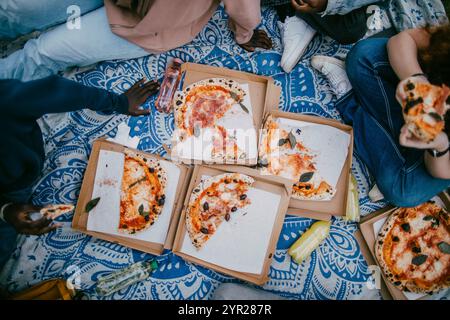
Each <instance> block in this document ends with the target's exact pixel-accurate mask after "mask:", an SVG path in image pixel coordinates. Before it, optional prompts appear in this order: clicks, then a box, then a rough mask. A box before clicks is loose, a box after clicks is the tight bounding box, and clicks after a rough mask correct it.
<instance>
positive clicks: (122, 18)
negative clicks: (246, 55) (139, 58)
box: [105, 0, 261, 53]
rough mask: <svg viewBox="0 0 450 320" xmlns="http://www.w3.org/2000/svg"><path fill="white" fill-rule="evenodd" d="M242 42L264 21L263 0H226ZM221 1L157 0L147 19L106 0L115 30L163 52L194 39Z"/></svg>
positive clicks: (135, 41)
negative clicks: (262, 15) (261, 0)
mask: <svg viewBox="0 0 450 320" xmlns="http://www.w3.org/2000/svg"><path fill="white" fill-rule="evenodd" d="M223 3H224V6H225V10H226V12H227V13H228V15H229V16H230V20H229V25H230V28H231V30H232V31H233V32H234V33H235V38H236V41H237V42H238V43H246V42H248V41H249V40H250V38H251V37H252V35H253V30H254V29H255V28H256V26H257V25H258V24H259V23H260V22H261V8H260V0H223ZM219 4H220V1H219V0H189V1H186V0H153V1H152V2H151V4H150V9H149V10H148V12H147V14H146V15H145V16H144V18H142V19H141V18H140V17H139V16H138V15H135V14H133V13H132V12H130V11H129V10H127V9H124V8H121V7H118V6H116V5H115V4H114V3H113V1H112V0H105V8H106V12H107V15H108V20H109V24H110V27H111V31H112V32H113V33H115V34H116V35H118V36H120V37H122V38H124V39H126V40H128V41H130V42H132V43H135V44H137V45H138V46H140V47H142V48H144V49H145V50H147V51H148V52H150V53H160V52H164V51H167V50H170V49H173V48H176V47H179V46H182V45H184V44H186V43H188V42H190V41H192V39H193V38H194V37H195V36H196V35H197V34H198V33H199V32H200V31H201V30H202V29H203V27H204V26H205V25H206V24H207V23H208V20H209V19H210V18H211V17H212V15H213V13H214V12H215V11H216V10H217V7H218V6H219Z"/></svg>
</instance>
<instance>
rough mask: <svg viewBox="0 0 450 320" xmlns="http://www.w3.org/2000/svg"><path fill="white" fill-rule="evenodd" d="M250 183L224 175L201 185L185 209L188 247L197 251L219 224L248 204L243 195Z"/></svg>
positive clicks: (246, 178) (250, 180)
mask: <svg viewBox="0 0 450 320" xmlns="http://www.w3.org/2000/svg"><path fill="white" fill-rule="evenodd" d="M253 183H254V179H253V178H251V177H249V176H247V175H244V174H239V173H225V174H221V175H218V176H214V177H211V178H209V179H206V180H205V181H202V183H200V184H199V185H198V186H197V187H196V188H194V191H193V192H192V194H191V197H190V200H189V204H188V207H187V209H186V228H187V231H188V234H189V237H190V238H191V241H192V244H193V245H194V246H195V247H196V248H197V249H200V248H201V247H202V246H203V245H205V243H206V242H207V241H208V240H209V239H210V238H211V237H212V236H213V235H214V233H215V232H216V231H217V228H219V226H220V224H221V223H222V222H223V221H229V220H230V219H231V215H232V214H233V213H235V212H236V211H237V210H238V209H241V208H244V207H245V206H247V205H249V204H250V203H251V201H250V199H249V198H248V196H247V192H248V190H249V189H250V187H251V186H252V184H253Z"/></svg>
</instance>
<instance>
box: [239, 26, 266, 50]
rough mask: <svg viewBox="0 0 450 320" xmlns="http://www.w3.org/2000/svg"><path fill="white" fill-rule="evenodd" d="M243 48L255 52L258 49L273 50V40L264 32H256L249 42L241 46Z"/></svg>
mask: <svg viewBox="0 0 450 320" xmlns="http://www.w3.org/2000/svg"><path fill="white" fill-rule="evenodd" d="M240 46H241V47H242V48H244V49H245V50H247V51H250V52H253V51H255V49H256V48H263V49H266V50H267V49H270V48H272V40H270V38H269V36H268V35H267V33H266V32H265V31H264V30H255V31H254V32H253V36H252V38H251V39H250V41H249V42H247V43H243V44H240Z"/></svg>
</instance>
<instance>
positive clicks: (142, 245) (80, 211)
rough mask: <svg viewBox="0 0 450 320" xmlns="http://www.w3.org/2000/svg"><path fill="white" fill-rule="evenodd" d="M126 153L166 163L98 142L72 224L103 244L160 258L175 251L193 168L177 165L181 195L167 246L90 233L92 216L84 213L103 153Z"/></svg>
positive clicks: (147, 155) (177, 192)
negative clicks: (100, 156)
mask: <svg viewBox="0 0 450 320" xmlns="http://www.w3.org/2000/svg"><path fill="white" fill-rule="evenodd" d="M125 149H128V150H133V151H134V152H136V153H139V154H142V155H145V156H146V157H148V158H155V159H158V160H165V159H163V158H161V157H159V156H158V155H154V154H149V153H146V152H143V151H139V150H134V149H131V148H128V147H125V146H123V145H120V144H117V143H114V142H110V141H106V140H105V139H99V140H96V141H95V142H94V144H93V147H92V152H91V156H90V158H89V163H88V165H87V168H86V172H85V174H84V179H83V183H82V185H81V191H80V195H79V198H78V202H77V206H76V208H75V214H74V217H73V221H72V228H74V229H75V230H78V231H80V232H83V233H85V234H88V235H91V236H93V237H96V238H99V239H102V240H106V241H110V242H114V243H118V244H121V245H124V246H126V247H130V248H133V249H136V250H140V251H143V252H147V253H151V254H156V255H160V254H161V253H162V252H163V250H164V249H171V248H172V244H173V240H174V238H175V233H176V227H177V225H178V218H179V216H180V213H181V209H182V207H183V200H184V196H185V194H186V187H185V186H186V185H187V183H188V181H189V178H190V175H191V173H192V170H193V168H189V167H187V166H184V165H179V164H176V166H177V167H178V168H179V169H180V176H179V181H178V185H177V187H176V194H177V195H178V197H175V200H174V203H173V210H172V213H171V218H170V223H169V229H168V231H167V237H166V240H165V243H164V244H160V243H154V242H148V241H143V240H139V239H132V238H129V237H121V236H117V235H113V234H108V233H103V232H96V231H89V230H87V224H88V217H89V213H86V212H85V207H86V204H87V203H88V202H89V201H90V200H91V199H92V192H93V189H94V181H95V176H96V172H97V164H98V160H99V154H100V150H107V151H115V152H119V153H120V152H123V151H124V150H125ZM166 161H167V160H166Z"/></svg>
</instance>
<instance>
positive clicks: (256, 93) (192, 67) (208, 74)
mask: <svg viewBox="0 0 450 320" xmlns="http://www.w3.org/2000/svg"><path fill="white" fill-rule="evenodd" d="M181 72H182V89H184V88H186V87H187V86H189V85H191V84H193V83H195V82H198V81H201V80H205V79H209V78H225V79H232V80H235V81H237V82H238V83H241V84H248V85H249V90H250V100H251V104H252V113H253V122H254V125H255V129H256V130H257V134H256V137H257V138H258V136H259V135H258V132H259V129H260V128H261V126H262V121H263V116H264V110H265V109H266V108H267V107H268V106H269V105H278V102H279V100H280V96H281V88H280V87H279V86H277V85H275V82H274V80H273V79H272V78H271V77H266V76H259V75H256V74H253V73H248V72H242V71H236V70H231V69H227V68H223V67H213V66H208V65H202V64H196V63H191V62H186V63H183V65H182V67H181ZM257 143H258V142H257ZM172 149H173V148H172ZM177 161H180V162H182V163H186V164H205V162H204V161H200V160H192V159H184V158H181V157H180V158H178V159H177ZM256 162H257V158H255V159H250V160H249V159H244V160H237V161H236V163H233V164H238V165H246V166H251V165H256Z"/></svg>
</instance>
